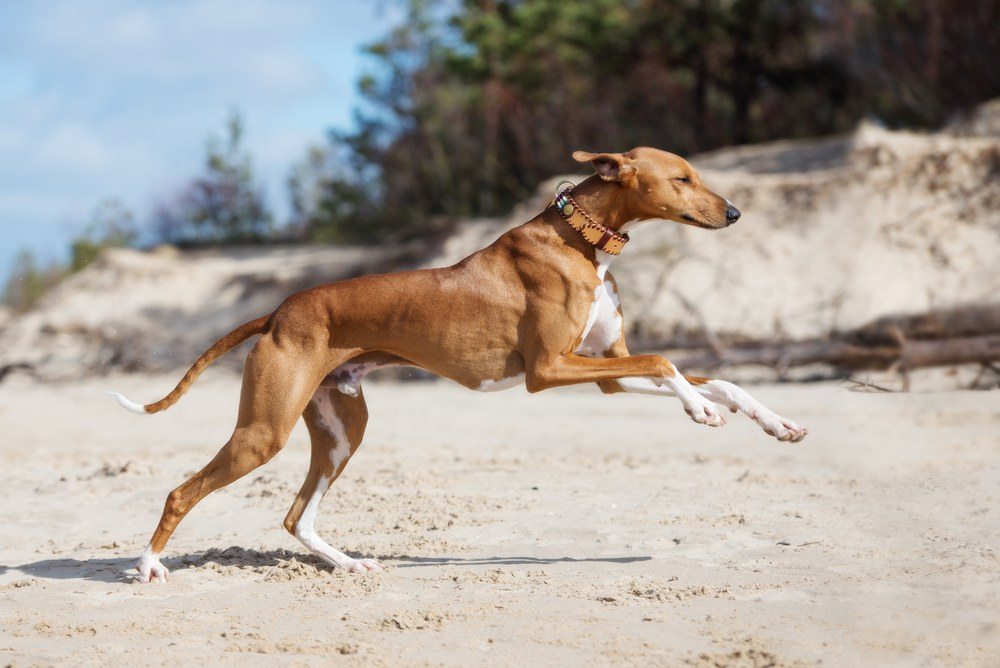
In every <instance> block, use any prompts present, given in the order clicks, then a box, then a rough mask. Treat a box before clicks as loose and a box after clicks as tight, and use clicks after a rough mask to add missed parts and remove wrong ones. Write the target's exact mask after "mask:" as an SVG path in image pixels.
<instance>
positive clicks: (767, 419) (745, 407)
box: [685, 376, 809, 443]
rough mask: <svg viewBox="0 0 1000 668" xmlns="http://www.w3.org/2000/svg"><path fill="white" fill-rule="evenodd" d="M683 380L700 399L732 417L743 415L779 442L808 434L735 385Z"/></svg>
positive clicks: (694, 379)
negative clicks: (736, 413)
mask: <svg viewBox="0 0 1000 668" xmlns="http://www.w3.org/2000/svg"><path fill="white" fill-rule="evenodd" d="M685 378H687V380H688V382H689V383H690V384H691V385H692V386H693V387H694V389H695V390H697V391H698V392H700V393H701V394H702V395H704V396H705V397H707V398H708V399H710V400H712V401H714V402H715V403H717V404H722V405H723V406H725V407H726V408H728V409H729V410H730V411H732V412H733V413H735V412H736V411H739V412H741V413H744V414H745V415H746V416H747V417H749V418H750V419H751V420H753V421H754V422H756V423H757V424H759V425H760V427H761V429H763V430H764V431H765V432H766V433H768V434H769V435H771V436H774V437H775V438H776V439H778V440H779V441H791V442H792V443H798V442H799V441H801V440H802V439H803V438H805V437H806V434H808V433H809V430H808V429H806V428H805V427H800V426H799V425H798V424H796V423H795V422H793V421H792V420H789V419H788V418H783V417H781V416H780V415H778V414H777V413H775V412H774V411H772V410H771V409H770V408H768V407H767V406H765V405H764V404H762V403H760V402H759V401H757V400H756V399H754V398H753V397H752V396H750V393H749V392H747V391H746V390H744V389H743V388H742V387H739V386H738V385H734V384H733V383H730V382H727V381H725V380H718V379H715V378H701V377H699V376H685Z"/></svg>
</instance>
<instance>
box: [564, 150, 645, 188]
mask: <svg viewBox="0 0 1000 668" xmlns="http://www.w3.org/2000/svg"><path fill="white" fill-rule="evenodd" d="M573 159H574V160H576V161H577V162H589V163H590V164H591V165H593V166H594V171H595V172H597V174H598V175H599V176H600V177H601V178H602V179H604V180H605V181H623V180H625V179H626V178H628V177H630V176H631V175H632V174H635V165H633V164H632V161H631V159H629V158H627V157H626V156H625V155H624V154H622V153H590V152H589V151H573Z"/></svg>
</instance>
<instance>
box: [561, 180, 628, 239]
mask: <svg viewBox="0 0 1000 668" xmlns="http://www.w3.org/2000/svg"><path fill="white" fill-rule="evenodd" d="M571 192H572V195H573V199H574V200H576V202H577V204H579V205H580V206H581V207H582V208H583V209H584V210H585V211H586V212H587V213H588V214H590V216H591V217H592V218H593V219H594V220H596V221H597V222H599V223H600V224H601V225H604V226H605V227H607V228H608V229H611V230H614V231H615V232H620V231H622V227H623V226H624V225H625V224H626V223H630V222H632V221H633V220H635V215H634V214H633V213H632V212H631V210H630V207H629V206H628V198H627V197H626V193H625V192H624V188H622V186H621V185H620V184H618V183H616V182H613V181H605V180H604V179H602V178H601V177H600V176H598V175H596V174H594V175H592V176H590V177H588V178H587V179H586V180H584V181H583V182H582V183H580V185H578V186H574V187H573V190H572V191H571Z"/></svg>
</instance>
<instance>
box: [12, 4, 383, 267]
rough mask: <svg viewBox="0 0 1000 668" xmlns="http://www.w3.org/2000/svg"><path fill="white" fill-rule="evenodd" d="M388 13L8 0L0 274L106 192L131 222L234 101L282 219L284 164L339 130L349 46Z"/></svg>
mask: <svg viewBox="0 0 1000 668" xmlns="http://www.w3.org/2000/svg"><path fill="white" fill-rule="evenodd" d="M398 14H399V9H398V5H395V4H393V3H389V2H381V1H378V0H371V1H364V0H362V1H360V2H347V1H342V0H337V1H328V2H323V1H321V0H296V1H295V2H277V1H272V2H264V1H258V0H238V1H237V0H204V1H198V2H189V1H169V2H168V1H163V2H136V1H134V0H132V1H126V0H90V1H88V2H78V1H58V0H46V1H40V2H32V1H29V0H4V1H3V2H2V3H0V280H4V279H5V277H6V276H7V274H8V271H9V269H10V265H11V260H12V259H13V256H14V255H15V253H16V252H17V251H18V250H19V249H21V248H30V249H32V250H33V251H35V252H36V253H37V254H39V255H40V256H41V257H42V258H49V259H61V258H63V257H64V254H65V248H66V245H67V241H68V239H69V238H70V237H71V236H72V234H73V233H74V232H76V231H78V230H79V229H81V227H82V226H83V225H84V223H85V222H86V220H87V219H88V217H89V215H90V213H91V211H92V210H93V209H94V207H95V206H96V205H97V204H98V203H99V202H100V201H102V200H103V199H106V198H109V197H117V198H119V199H121V200H122V201H123V202H124V203H125V205H126V206H127V207H128V208H130V209H131V210H132V211H134V212H135V213H136V214H137V215H138V216H139V218H140V220H141V219H142V218H143V217H144V216H145V215H146V214H147V213H148V211H149V210H150V208H151V206H152V205H153V204H154V203H155V202H156V201H157V200H159V199H163V198H166V197H167V196H169V195H170V193H171V192H173V191H175V190H176V189H178V188H179V187H180V186H181V185H182V184H183V183H184V182H185V180H186V179H187V178H189V177H190V176H192V175H194V174H195V173H197V171H198V170H199V169H200V167H201V163H202V158H203V155H204V148H205V141H206V138H207V137H208V136H209V135H210V134H212V133H219V132H221V130H222V127H223V122H224V120H225V118H226V117H227V115H228V114H229V112H230V111H231V110H233V109H236V110H239V111H240V112H241V113H242V115H243V119H244V122H245V126H246V147H247V148H248V149H249V150H250V151H251V153H252V154H253V156H254V164H255V167H256V170H257V175H258V179H259V180H260V181H261V182H262V183H263V185H264V186H265V188H266V190H267V196H268V202H269V204H270V205H271V206H272V208H274V209H275V210H276V212H277V213H278V214H279V217H283V216H284V214H285V213H286V212H287V210H288V200H287V194H286V190H285V180H286V178H287V176H288V171H289V168H290V167H291V165H292V163H294V162H295V161H296V160H298V159H300V158H301V157H302V156H303V154H304V152H305V149H306V147H307V146H309V145H310V144H317V143H321V142H322V141H323V140H324V137H325V133H326V131H327V130H328V129H329V128H331V127H349V125H350V123H351V109H352V107H353V106H354V105H355V104H356V102H357V100H358V98H357V93H356V90H355V87H354V82H355V80H356V79H357V76H358V74H359V73H360V72H361V71H362V70H363V68H364V66H365V60H364V58H363V56H362V55H361V53H360V47H361V46H362V45H364V44H366V43H368V42H371V41H372V40H374V39H376V38H378V37H380V36H381V35H383V34H385V33H386V31H387V30H388V29H389V27H390V26H391V25H393V24H394V23H395V22H396V21H397V19H398ZM279 219H280V218H279Z"/></svg>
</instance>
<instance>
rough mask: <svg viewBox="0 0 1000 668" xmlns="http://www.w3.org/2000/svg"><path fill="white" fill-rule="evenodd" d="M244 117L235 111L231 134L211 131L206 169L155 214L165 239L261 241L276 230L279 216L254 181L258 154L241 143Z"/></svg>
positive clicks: (159, 234)
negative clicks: (254, 158)
mask: <svg viewBox="0 0 1000 668" xmlns="http://www.w3.org/2000/svg"><path fill="white" fill-rule="evenodd" d="M242 140H243V123H242V121H241V119H240V116H239V115H238V114H236V113H233V114H232V115H231V116H230V117H229V119H228V120H227V122H226V131H225V136H224V137H222V138H219V137H214V136H213V137H211V138H210V139H209V141H208V147H207V151H206V155H205V170H204V173H203V174H201V175H200V176H197V177H195V178H194V179H192V181H191V182H190V184H189V185H188V186H187V187H186V188H184V189H183V190H182V191H181V192H180V193H178V194H177V195H176V196H175V197H174V198H173V199H172V200H171V201H170V202H168V203H167V204H164V205H160V206H158V207H157V209H156V211H155V212H154V214H153V221H154V222H153V225H154V228H155V233H156V235H157V237H158V239H159V240H160V241H164V242H168V243H174V244H182V245H207V244H230V243H248V242H249V243H255V242H261V241H265V240H267V239H268V238H269V237H270V236H271V234H272V233H273V230H274V223H273V217H272V215H271V213H270V211H269V210H268V208H267V206H266V204H265V202H264V196H263V193H262V192H261V190H260V188H259V186H258V185H257V184H256V183H255V182H254V176H253V167H252V160H251V158H250V155H249V154H248V153H246V152H245V151H244V149H243V147H242V145H241V142H242Z"/></svg>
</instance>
